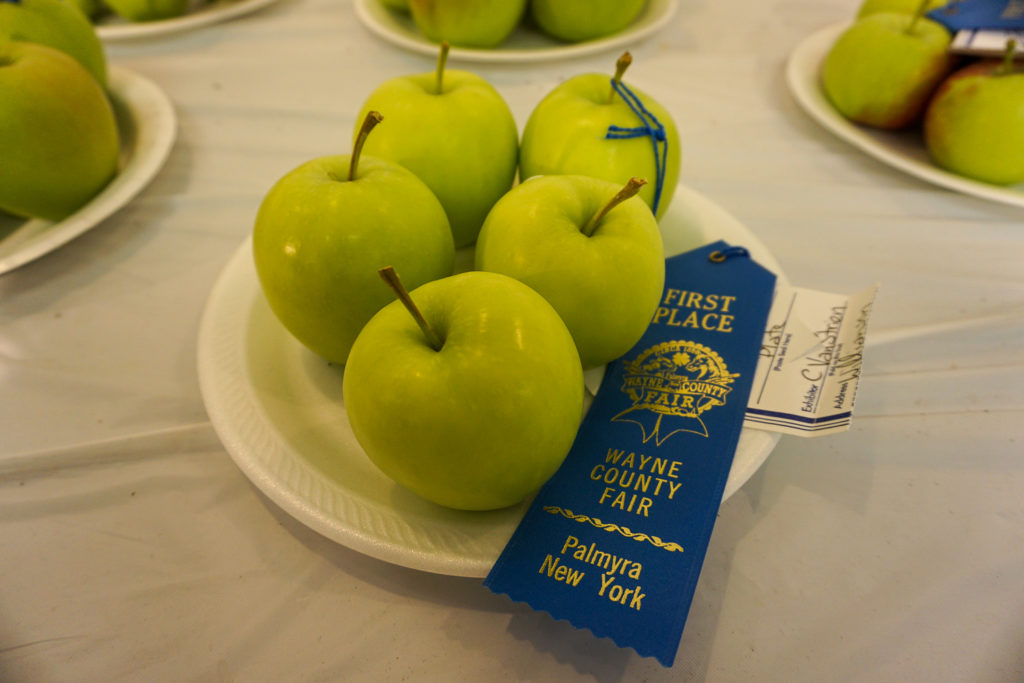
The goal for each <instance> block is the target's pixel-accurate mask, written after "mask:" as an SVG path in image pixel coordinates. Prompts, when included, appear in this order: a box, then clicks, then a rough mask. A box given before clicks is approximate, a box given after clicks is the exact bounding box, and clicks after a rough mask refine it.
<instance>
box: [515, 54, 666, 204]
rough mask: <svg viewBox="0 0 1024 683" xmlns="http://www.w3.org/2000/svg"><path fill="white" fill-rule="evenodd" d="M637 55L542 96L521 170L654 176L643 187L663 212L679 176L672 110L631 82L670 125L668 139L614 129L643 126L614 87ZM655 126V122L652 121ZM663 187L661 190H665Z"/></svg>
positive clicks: (523, 174) (616, 178)
mask: <svg viewBox="0 0 1024 683" xmlns="http://www.w3.org/2000/svg"><path fill="white" fill-rule="evenodd" d="M631 61H632V58H631V57H630V55H629V53H628V52H627V53H625V54H624V55H622V57H620V58H619V60H618V62H617V68H616V73H615V76H613V77H611V78H609V77H608V76H606V75H602V74H596V73H590V74H583V75H580V76H576V77H574V78H570V79H569V80H567V81H565V82H564V83H562V84H561V85H559V86H558V87H556V88H555V89H553V90H552V91H551V92H549V93H548V94H547V95H546V96H545V97H544V99H542V100H541V101H540V103H539V104H538V105H537V107H536V108H535V109H534V110H533V112H532V113H531V114H530V117H529V119H528V120H527V122H526V127H525V128H524V130H523V140H522V144H521V145H520V149H519V176H520V178H529V177H531V176H535V175H589V176H594V177H597V178H603V179H604V180H608V181H610V182H613V183H615V184H617V185H619V186H620V187H621V186H623V185H625V184H626V183H627V182H628V181H629V179H630V178H632V177H634V176H637V177H641V178H646V179H647V180H648V181H649V182H648V183H647V185H646V186H644V188H643V190H641V192H640V198H641V199H643V200H644V201H645V202H646V203H647V205H648V206H650V207H652V209H653V208H655V207H656V209H657V211H656V215H657V216H658V217H659V218H660V217H661V216H663V215H665V211H667V210H668V206H669V204H670V203H671V201H672V193H673V192H675V187H676V183H677V181H678V179H679V164H680V159H681V151H680V146H679V134H678V133H677V132H676V125H675V122H674V121H673V119H672V116H671V115H670V114H669V113H668V111H666V110H665V108H664V107H662V106H661V105H660V104H658V103H657V102H656V101H655V100H654V98H652V97H650V96H649V95H647V94H646V93H644V92H643V91H642V90H640V89H639V88H636V87H632V86H627V87H629V88H630V90H631V91H632V92H633V93H634V94H635V95H636V96H637V97H638V98H639V99H640V101H641V102H642V103H643V106H644V107H645V108H646V109H647V110H648V111H649V112H650V113H651V114H653V115H654V117H655V118H656V119H657V122H658V123H659V124H661V126H662V127H663V129H664V136H663V137H664V141H663V142H662V141H658V142H655V141H654V139H653V138H652V137H651V136H650V135H646V134H639V135H638V136H637V137H632V138H625V139H614V138H609V137H608V135H609V130H610V129H611V128H612V127H614V126H617V127H619V128H627V129H635V128H642V127H643V126H644V125H645V122H644V121H642V120H641V119H640V118H639V117H638V115H637V114H636V113H635V112H634V111H633V109H631V108H630V106H629V104H628V103H627V102H626V101H625V100H623V98H622V96H621V95H620V94H619V93H617V92H616V91H615V90H614V89H613V85H612V82H613V81H614V82H616V83H622V75H623V73H624V72H625V70H626V68H627V67H628V66H629V64H630V62H631ZM647 126H649V128H650V129H654V126H652V125H651V122H647ZM659 162H660V163H661V164H662V165H663V167H664V174H663V179H662V182H661V183H660V187H659V183H658V182H657V179H658V175H659V174H658V166H659ZM659 190H660V192H659Z"/></svg>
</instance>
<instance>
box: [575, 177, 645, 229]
mask: <svg viewBox="0 0 1024 683" xmlns="http://www.w3.org/2000/svg"><path fill="white" fill-rule="evenodd" d="M646 184H647V181H646V180H643V179H642V178H630V179H629V182H628V183H626V186H625V187H624V188H622V189H621V190H619V191H618V192H617V193H616V194H615V196H614V197H612V198H611V201H609V202H608V203H607V204H605V205H604V207H603V208H602V209H601V210H600V211H598V212H597V213H595V214H594V215H593V216H592V217H591V218H590V220H589V221H587V224H586V225H584V226H583V234H584V235H586V236H587V237H590V236H591V235H593V234H594V231H595V230H597V224H598V223H600V222H601V219H602V218H604V217H605V216H606V215H608V212H609V211H611V210H612V209H614V208H615V207H616V206H618V205H619V204H621V203H622V202H624V201H626V200H627V199H629V198H630V197H633V196H635V195H636V193H637V192H639V191H640V188H641V187H643V186H644V185H646Z"/></svg>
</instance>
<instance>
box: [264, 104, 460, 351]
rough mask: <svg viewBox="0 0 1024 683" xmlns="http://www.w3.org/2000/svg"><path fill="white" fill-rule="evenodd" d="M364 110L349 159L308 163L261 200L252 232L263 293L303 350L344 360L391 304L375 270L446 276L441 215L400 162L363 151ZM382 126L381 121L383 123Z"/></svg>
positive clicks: (447, 239)
mask: <svg viewBox="0 0 1024 683" xmlns="http://www.w3.org/2000/svg"><path fill="white" fill-rule="evenodd" d="M377 120H379V114H377V113H376V112H372V113H371V115H370V116H368V117H367V118H366V119H365V121H366V123H365V125H364V126H363V128H362V130H361V135H360V137H359V138H357V143H356V145H355V147H354V148H353V151H352V154H350V155H338V156H328V157H322V158H319V159H314V160H312V161H308V162H306V163H304V164H302V165H300V166H299V167H297V168H295V169H294V170H292V171H290V172H289V173H287V174H286V175H285V176H284V177H282V178H281V179H280V180H278V181H277V182H276V183H275V184H274V186H273V188H271V190H270V191H269V192H268V193H267V195H266V196H265V197H264V199H263V202H262V204H261V205H260V208H259V212H258V213H257V216H256V223H255V226H254V228H253V257H254V260H255V263H256V272H257V274H258V276H259V281H260V285H261V287H262V289H263V293H264V295H265V296H266V298H267V302H268V303H269V304H270V308H271V309H272V310H273V311H274V314H275V315H276V316H277V317H278V319H279V320H280V321H281V323H282V324H283V325H284V326H285V327H286V328H287V329H288V330H289V331H290V332H291V333H292V335H294V336H295V337H296V338H297V339H298V340H299V341H300V342H302V343H303V344H304V345H305V346H306V347H308V348H309V349H311V350H312V351H314V352H315V353H317V354H319V355H320V356H322V357H323V358H325V359H327V360H328V361H330V362H332V363H339V364H341V363H344V362H345V360H346V359H347V358H348V353H349V349H351V347H352V343H353V342H354V341H355V339H356V335H358V334H359V330H361V329H362V327H363V325H365V324H366V321H367V320H369V319H370V318H371V317H372V316H373V314H374V313H376V312H377V311H378V310H379V309H380V308H381V307H383V306H384V305H385V304H387V303H388V302H390V301H391V297H390V295H389V293H388V291H387V289H386V288H383V289H382V288H381V286H380V282H379V281H378V279H377V269H378V268H381V267H383V266H386V265H393V266H395V267H396V268H398V269H399V270H400V271H401V273H402V276H403V277H405V278H407V280H408V281H409V282H411V283H416V285H420V284H423V283H425V282H428V281H430V280H435V279H437V278H441V277H445V276H447V275H451V273H452V268H453V264H454V259H455V248H454V246H453V245H452V236H451V231H450V230H449V228H448V219H447V218H446V217H445V214H444V209H443V208H441V204H440V203H439V202H438V201H437V198H436V197H434V195H433V194H432V193H431V192H430V189H429V188H427V186H426V185H424V184H423V183H422V182H421V181H420V180H419V179H418V178H417V177H416V176H414V175H413V174H412V173H411V172H409V171H408V170H406V169H404V168H402V167H401V166H399V165H397V164H394V163H391V162H388V161H384V160H381V159H374V158H372V157H368V156H363V155H361V149H360V148H361V146H362V142H363V140H365V139H366V136H367V135H368V134H369V131H370V129H371V128H372V127H373V125H374V123H375V122H376V121H377ZM383 125H384V126H386V125H387V122H385V123H384V124H383Z"/></svg>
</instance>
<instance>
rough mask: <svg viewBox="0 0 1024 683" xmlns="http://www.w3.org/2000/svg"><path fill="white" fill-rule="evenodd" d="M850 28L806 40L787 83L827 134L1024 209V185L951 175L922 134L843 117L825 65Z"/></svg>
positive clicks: (923, 175) (906, 168)
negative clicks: (826, 85)
mask: <svg viewBox="0 0 1024 683" xmlns="http://www.w3.org/2000/svg"><path fill="white" fill-rule="evenodd" d="M848 26H849V23H842V24H835V25H833V26H828V27H826V28H823V29H822V30H820V31H818V32H817V33H814V34H813V35H811V36H810V37H808V38H806V39H804V40H803V41H802V42H801V43H800V44H799V45H798V46H797V47H796V49H795V50H793V52H792V53H791V54H790V57H789V62H788V64H787V65H786V80H787V82H788V83H789V89H790V91H791V92H792V93H793V96H794V97H795V98H796V101H797V102H798V103H799V104H800V106H801V107H802V108H803V109H804V111H806V112H807V113H808V114H810V115H811V117H812V118H813V119H814V120H815V121H817V122H818V123H820V124H821V125H822V126H824V127H825V129H826V130H828V131H830V132H831V133H833V134H835V135H836V136H838V137H839V138H841V139H843V140H846V141H847V142H849V143H850V144H852V145H853V146H855V147H857V148H859V149H861V150H862V151H864V152H867V153H868V154H870V155H871V156H873V157H875V158H876V159H878V160H879V161H882V162H884V163H886V164H888V165H890V166H892V167H894V168H897V169H899V170H901V171H903V172H905V173H908V174H910V175H912V176H916V177H918V178H920V179H922V180H926V181H928V182H930V183H934V184H935V185H939V186H941V187H945V188H948V189H950V190H956V191H957V192H962V193H964V194H969V195H974V196H976V197H982V198H984V199H990V200H992V201H996V202H1003V203H1006V204H1012V205H1015V206H1024V184H1020V185H1012V186H1010V187H1000V186H998V185H990V184H988V183H983V182H980V181H977V180H971V179H970V178H965V177H963V176H959V175H956V174H955V173H950V172H949V171H945V170H943V169H941V168H939V167H938V166H936V165H934V164H933V163H932V162H931V160H930V159H929V157H928V151H927V149H926V148H925V146H924V141H923V140H922V139H921V133H920V131H919V130H913V129H912V130H907V131H897V132H889V131H882V130H877V129H874V128H869V127H867V126H859V125H857V124H855V123H852V122H850V121H848V120H847V119H845V118H843V117H842V115H840V114H839V112H837V111H836V110H835V108H834V107H833V106H832V104H831V103H830V102H829V101H828V98H827V97H826V96H825V92H824V91H823V90H822V88H821V82H820V80H819V79H820V73H821V63H822V62H823V61H824V59H825V56H826V55H827V54H828V51H829V49H830V48H831V47H832V44H833V43H834V42H835V41H836V38H838V37H839V34H840V33H842V32H843V31H844V30H846V28H847V27H848Z"/></svg>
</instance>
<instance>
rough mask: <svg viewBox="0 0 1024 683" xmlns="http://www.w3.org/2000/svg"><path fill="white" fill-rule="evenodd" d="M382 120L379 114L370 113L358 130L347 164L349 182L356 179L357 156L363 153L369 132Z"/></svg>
mask: <svg viewBox="0 0 1024 683" xmlns="http://www.w3.org/2000/svg"><path fill="white" fill-rule="evenodd" d="M383 120H384V117H383V116H381V115H380V112H376V111H371V112H370V113H368V114H367V115H366V118H365V119H363V127H362V128H360V129H359V135H357V136H356V144H355V146H354V147H353V148H352V158H351V160H349V163H348V179H349V180H350V181H352V180H355V179H356V167H357V166H358V165H359V155H360V154H362V152H363V145H364V144H365V143H366V138H367V137H369V135H370V131H371V130H373V127H374V126H376V125H377V124H378V123H380V122H381V121H383Z"/></svg>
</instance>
